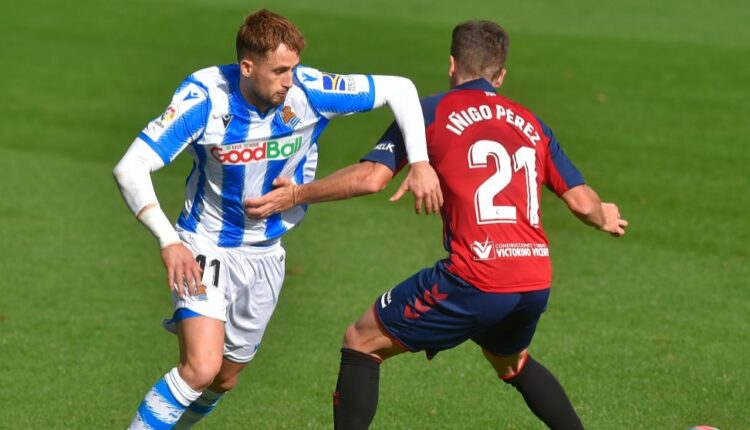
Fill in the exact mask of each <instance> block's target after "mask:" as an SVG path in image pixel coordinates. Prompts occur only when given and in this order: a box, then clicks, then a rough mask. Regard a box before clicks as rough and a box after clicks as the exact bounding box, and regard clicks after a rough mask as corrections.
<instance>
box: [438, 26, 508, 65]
mask: <svg viewBox="0 0 750 430" xmlns="http://www.w3.org/2000/svg"><path fill="white" fill-rule="evenodd" d="M509 47H510V40H509V39H508V33H506V32H505V30H503V28H502V27H500V26H499V25H498V24H496V23H494V22H492V21H474V20H473V21H466V22H463V23H461V24H458V25H457V26H456V28H454V29H453V36H452V40H451V55H452V56H453V59H454V60H455V63H456V72H458V74H459V75H460V76H464V77H484V78H487V79H493V78H495V77H497V75H498V74H499V73H500V70H502V69H503V67H505V59H506V58H507V57H508V48H509Z"/></svg>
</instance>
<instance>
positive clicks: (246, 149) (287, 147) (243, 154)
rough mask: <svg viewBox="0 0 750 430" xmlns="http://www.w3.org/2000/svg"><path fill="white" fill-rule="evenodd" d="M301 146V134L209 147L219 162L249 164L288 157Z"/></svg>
mask: <svg viewBox="0 0 750 430" xmlns="http://www.w3.org/2000/svg"><path fill="white" fill-rule="evenodd" d="M301 147H302V136H297V137H293V138H290V139H285V140H269V141H267V142H252V143H238V144H235V145H227V146H217V147H214V148H211V155H213V157H214V158H215V159H216V160H218V161H219V162H220V163H221V164H230V165H232V164H249V163H252V162H257V161H263V160H278V159H283V158H289V157H291V156H292V155H294V154H296V153H297V152H298V151H299V150H300V148H301Z"/></svg>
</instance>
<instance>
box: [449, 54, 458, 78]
mask: <svg viewBox="0 0 750 430" xmlns="http://www.w3.org/2000/svg"><path fill="white" fill-rule="evenodd" d="M454 73H456V59H455V58H453V56H452V55H451V65H450V67H448V77H449V78H453V74H454Z"/></svg>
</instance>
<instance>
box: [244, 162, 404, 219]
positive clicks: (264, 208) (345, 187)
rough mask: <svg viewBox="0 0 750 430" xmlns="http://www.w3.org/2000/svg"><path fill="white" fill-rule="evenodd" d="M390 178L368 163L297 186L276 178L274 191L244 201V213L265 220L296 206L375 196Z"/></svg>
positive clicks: (387, 171)
mask: <svg viewBox="0 0 750 430" xmlns="http://www.w3.org/2000/svg"><path fill="white" fill-rule="evenodd" d="M391 178H393V171H392V170H391V169H389V168H388V167H386V166H384V165H382V164H380V163H373V162H370V161H363V162H361V163H359V164H354V165H351V166H347V167H344V168H343V169H340V170H337V171H335V172H333V173H331V174H330V175H328V176H326V177H325V178H323V179H317V180H315V181H313V182H310V183H307V184H303V185H297V184H295V183H293V182H292V181H290V180H289V179H287V178H285V177H283V176H279V177H278V178H276V180H274V182H273V185H274V187H275V189H274V190H273V191H272V192H271V193H268V194H266V195H265V196H262V197H259V198H255V199H246V200H245V213H246V214H247V216H249V217H250V218H266V217H268V216H270V215H273V214H275V213H280V212H283V211H285V210H287V209H290V208H292V207H294V206H297V205H303V204H311V203H322V202H329V201H334V200H344V199H349V198H352V197H357V196H363V195H366V194H372V193H377V192H378V191H381V190H382V189H383V188H385V186H386V185H387V184H388V181H390V180H391Z"/></svg>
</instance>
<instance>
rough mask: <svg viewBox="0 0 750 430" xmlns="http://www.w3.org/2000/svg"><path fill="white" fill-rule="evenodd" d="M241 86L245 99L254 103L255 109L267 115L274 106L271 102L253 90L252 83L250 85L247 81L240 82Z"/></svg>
mask: <svg viewBox="0 0 750 430" xmlns="http://www.w3.org/2000/svg"><path fill="white" fill-rule="evenodd" d="M239 87H240V93H241V94H242V97H243V98H244V99H245V101H246V102H248V103H249V104H251V105H253V106H254V107H255V109H257V110H258V112H260V113H261V114H263V115H265V114H266V113H268V111H269V110H270V109H271V108H272V107H273V105H272V104H271V103H269V102H267V101H265V100H264V99H263V98H262V97H260V96H258V94H256V93H255V91H253V89H252V88H250V85H248V84H247V83H245V84H244V85H242V84H240V86H239Z"/></svg>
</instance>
